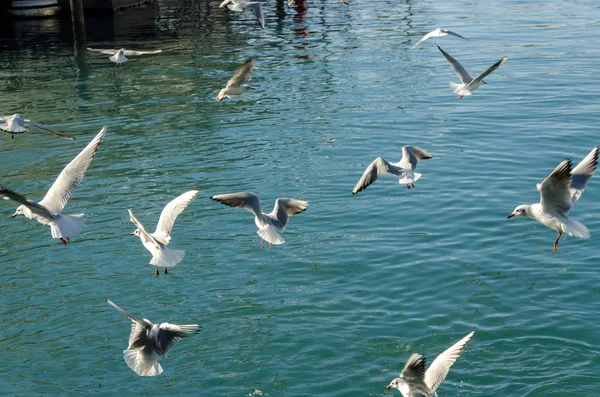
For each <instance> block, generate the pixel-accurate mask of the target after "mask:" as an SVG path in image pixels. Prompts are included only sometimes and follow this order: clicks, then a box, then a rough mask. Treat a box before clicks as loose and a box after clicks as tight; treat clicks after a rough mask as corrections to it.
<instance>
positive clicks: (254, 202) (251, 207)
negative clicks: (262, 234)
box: [211, 192, 262, 218]
mask: <svg viewBox="0 0 600 397" xmlns="http://www.w3.org/2000/svg"><path fill="white" fill-rule="evenodd" d="M211 199H213V200H215V201H218V202H219V203H221V204H225V205H228V206H230V207H234V208H243V209H245V210H246V211H250V212H251V213H253V214H254V216H258V217H259V218H260V217H261V216H262V209H261V208H260V200H259V198H258V196H257V195H256V194H254V193H250V192H241V193H229V194H220V195H218V196H212V197H211Z"/></svg>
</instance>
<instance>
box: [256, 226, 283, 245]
mask: <svg viewBox="0 0 600 397" xmlns="http://www.w3.org/2000/svg"><path fill="white" fill-rule="evenodd" d="M256 233H257V234H258V235H259V236H260V238H262V239H263V240H265V241H266V242H268V243H270V244H274V245H279V244H283V243H285V240H284V239H283V237H281V235H280V234H279V233H277V230H275V228H274V227H273V226H271V225H267V226H265V227H263V228H261V229H258V231H257V232H256Z"/></svg>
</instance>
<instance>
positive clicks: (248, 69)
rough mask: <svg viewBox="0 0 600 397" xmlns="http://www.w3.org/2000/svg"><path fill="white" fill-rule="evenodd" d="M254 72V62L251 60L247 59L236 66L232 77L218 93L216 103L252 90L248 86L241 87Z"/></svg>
mask: <svg viewBox="0 0 600 397" xmlns="http://www.w3.org/2000/svg"><path fill="white" fill-rule="evenodd" d="M253 70H254V61H253V60H252V58H248V59H247V60H246V62H244V63H243V64H242V65H240V66H238V67H237V69H236V70H235V73H234V74H233V77H232V78H230V79H229V81H228V82H227V85H226V86H225V88H223V89H222V90H221V91H219V94H218V95H217V98H216V99H217V101H219V102H221V101H222V100H223V98H224V97H227V98H231V97H234V96H240V95H242V94H243V93H244V92H246V91H248V90H253V89H254V88H252V87H250V86H249V85H242V84H244V83H246V82H247V81H248V80H250V73H252V71H253Z"/></svg>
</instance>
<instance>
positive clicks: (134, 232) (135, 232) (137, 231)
mask: <svg viewBox="0 0 600 397" xmlns="http://www.w3.org/2000/svg"><path fill="white" fill-rule="evenodd" d="M129 235H130V236H138V237H139V236H140V229H135V230H134V231H133V233H129Z"/></svg>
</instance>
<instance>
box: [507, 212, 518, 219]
mask: <svg viewBox="0 0 600 397" xmlns="http://www.w3.org/2000/svg"><path fill="white" fill-rule="evenodd" d="M515 215H517V214H515V213H514V212H513V213H512V214H510V215H509V216H508V218H506V219H510V218H512V217H513V216H515Z"/></svg>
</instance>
